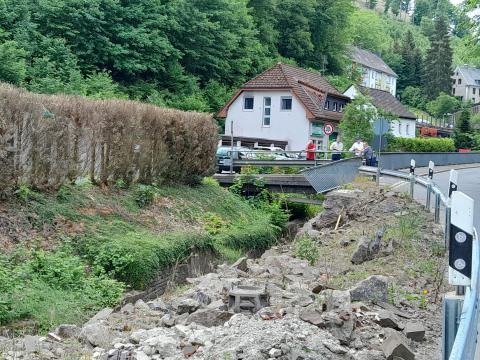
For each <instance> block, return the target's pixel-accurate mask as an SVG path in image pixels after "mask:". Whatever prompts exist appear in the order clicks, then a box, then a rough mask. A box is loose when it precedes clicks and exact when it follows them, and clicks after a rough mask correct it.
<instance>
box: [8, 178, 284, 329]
mask: <svg viewBox="0 0 480 360" xmlns="http://www.w3.org/2000/svg"><path fill="white" fill-rule="evenodd" d="M271 214H272V211H268V210H267V209H265V208H262V207H258V206H257V207H252V206H251V204H250V203H248V202H247V201H245V200H243V199H242V198H240V197H239V196H236V195H234V194H232V193H230V192H228V191H226V190H224V189H221V188H220V187H219V186H218V185H216V184H214V183H212V182H209V181H204V183H203V184H202V185H199V186H196V187H187V186H161V187H153V186H142V185H139V186H135V187H132V188H128V189H125V188H122V187H121V186H120V187H112V188H100V187H96V186H92V185H91V184H89V183H88V182H84V183H81V184H76V185H72V186H64V187H62V188H60V190H59V191H58V192H55V193H49V194H46V193H37V192H33V191H32V190H30V189H28V188H26V187H21V188H20V189H19V190H18V191H17V199H15V200H13V199H11V200H9V201H7V202H4V203H1V202H0V220H2V219H3V218H5V219H6V220H5V221H4V223H5V224H7V227H6V228H5V229H4V231H2V232H0V240H1V242H2V245H4V246H2V252H1V256H0V265H1V266H0V324H2V325H9V326H12V325H15V326H16V327H17V329H21V330H25V331H32V330H37V331H40V332H42V331H45V330H49V329H51V328H52V327H54V326H55V325H57V324H60V323H81V322H82V321H84V320H86V319H87V318H88V317H90V316H91V315H92V314H93V313H95V311H97V310H98V309H100V308H102V307H105V306H112V305H115V304H116V303H118V301H119V299H120V298H121V295H122V293H123V291H124V290H125V288H127V287H131V288H137V289H139V288H143V287H144V286H145V285H147V284H148V282H149V281H150V280H151V279H152V278H153V277H154V275H155V274H156V273H157V272H158V271H161V269H164V268H165V267H167V266H169V265H173V264H175V263H176V262H178V261H181V260H182V259H184V258H186V257H187V256H188V255H189V254H190V253H191V251H192V249H193V248H205V247H210V248H213V249H215V250H216V251H217V252H218V253H219V256H222V257H224V258H226V259H228V260H233V259H235V258H237V257H239V256H240V255H242V254H243V253H244V252H245V251H246V250H249V249H255V248H266V247H268V246H269V245H271V244H272V243H274V242H275V239H276V237H277V236H278V235H279V233H280V228H279V226H278V225H280V226H281V225H283V224H281V223H279V220H278V219H277V220H275V216H272V215H271ZM273 214H275V211H274V212H273ZM279 218H280V219H282V217H281V216H280V217H279ZM275 223H277V224H275ZM8 227H11V228H8ZM19 227H20V228H19ZM12 234H14V236H13V235H12Z"/></svg>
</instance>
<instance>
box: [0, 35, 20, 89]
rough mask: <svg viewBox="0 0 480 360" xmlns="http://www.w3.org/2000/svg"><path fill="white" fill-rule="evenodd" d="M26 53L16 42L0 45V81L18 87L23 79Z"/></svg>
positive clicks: (10, 41)
mask: <svg viewBox="0 0 480 360" xmlns="http://www.w3.org/2000/svg"><path fill="white" fill-rule="evenodd" d="M25 55H26V52H25V51H24V50H23V49H21V48H19V47H18V44H17V42H16V41H12V40H9V41H5V42H4V43H0V81H4V82H8V83H12V84H16V85H19V84H20V83H22V81H23V80H24V79H25V74H26V68H25Z"/></svg>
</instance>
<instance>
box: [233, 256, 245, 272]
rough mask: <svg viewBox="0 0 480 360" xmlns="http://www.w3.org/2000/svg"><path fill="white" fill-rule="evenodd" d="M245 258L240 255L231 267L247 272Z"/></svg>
mask: <svg viewBox="0 0 480 360" xmlns="http://www.w3.org/2000/svg"><path fill="white" fill-rule="evenodd" d="M247 260H248V258H247V257H241V258H240V259H238V260H237V261H235V262H234V263H233V264H232V268H234V269H238V270H241V271H244V272H247V271H248V264H247Z"/></svg>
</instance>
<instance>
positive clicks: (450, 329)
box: [442, 293, 463, 360]
mask: <svg viewBox="0 0 480 360" xmlns="http://www.w3.org/2000/svg"><path fill="white" fill-rule="evenodd" d="M462 307H463V297H462V296H458V295H456V294H455V293H448V294H446V295H445V297H444V298H443V323H442V359H443V360H448V359H449V357H450V353H451V352H452V348H453V344H454V343H455V337H456V335H457V330H458V325H459V324H460V316H461V315H462Z"/></svg>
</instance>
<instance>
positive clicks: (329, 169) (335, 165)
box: [300, 157, 362, 193]
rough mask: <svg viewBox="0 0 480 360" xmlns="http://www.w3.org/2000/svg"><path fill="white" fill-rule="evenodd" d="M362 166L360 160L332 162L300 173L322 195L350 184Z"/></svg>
mask: <svg viewBox="0 0 480 360" xmlns="http://www.w3.org/2000/svg"><path fill="white" fill-rule="evenodd" d="M361 165H362V158H359V157H357V158H351V159H345V160H339V161H334V162H331V163H329V164H325V165H320V166H315V167H312V168H309V169H305V170H302V171H301V172H300V173H301V174H303V175H304V176H305V178H306V179H307V181H308V182H309V183H310V184H311V185H312V187H313V188H314V189H315V191H316V192H318V193H323V192H326V191H329V190H332V189H335V188H337V187H339V186H340V185H343V184H347V183H349V182H352V181H353V180H354V179H355V178H356V177H357V176H358V172H359V170H358V169H359V167H360V166H361Z"/></svg>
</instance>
